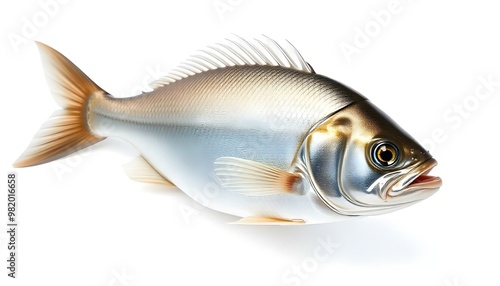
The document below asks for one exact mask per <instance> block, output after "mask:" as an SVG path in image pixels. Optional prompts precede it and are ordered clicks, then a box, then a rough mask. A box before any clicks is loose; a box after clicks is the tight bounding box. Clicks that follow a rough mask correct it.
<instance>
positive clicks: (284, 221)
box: [233, 216, 306, 225]
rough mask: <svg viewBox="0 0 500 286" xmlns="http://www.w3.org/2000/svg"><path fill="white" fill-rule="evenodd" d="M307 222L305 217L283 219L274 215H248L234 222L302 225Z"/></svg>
mask: <svg viewBox="0 0 500 286" xmlns="http://www.w3.org/2000/svg"><path fill="white" fill-rule="evenodd" d="M305 223H306V222H305V221H304V220H303V219H282V218H273V217H259V216H248V217H244V218H242V219H240V220H238V221H235V222H233V224H253V225H301V224H305Z"/></svg>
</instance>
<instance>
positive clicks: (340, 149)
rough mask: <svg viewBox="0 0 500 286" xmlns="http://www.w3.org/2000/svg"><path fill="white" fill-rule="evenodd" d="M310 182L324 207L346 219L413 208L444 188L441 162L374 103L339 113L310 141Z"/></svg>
mask: <svg viewBox="0 0 500 286" xmlns="http://www.w3.org/2000/svg"><path fill="white" fill-rule="evenodd" d="M301 161H302V164H303V165H304V166H305V169H306V171H305V173H306V174H305V176H306V177H307V178H308V179H309V181H310V183H311V186H312V188H313V190H314V191H315V192H316V194H317V195H318V197H319V198H320V199H321V201H322V202H323V203H325V204H327V206H328V207H329V208H330V209H332V210H333V211H335V212H337V213H339V214H342V215H353V216H355V215H375V214H382V213H387V212H391V211H394V210H397V209H401V208H403V207H406V206H409V205H411V204H414V203H416V202H419V201H421V200H423V199H426V198H428V197H430V196H431V195H433V194H434V193H435V192H436V191H437V190H438V189H439V187H440V186H441V179H440V178H439V177H435V176H430V175H429V172H430V171H431V169H432V168H434V166H436V165H437V162H436V160H435V159H433V158H432V156H431V155H430V154H429V153H428V152H427V151H426V150H425V149H424V148H423V147H422V146H421V145H419V144H418V143H417V142H416V141H415V140H414V139H413V138H412V137H411V136H410V135H409V134H407V133H406V132H405V131H404V130H403V129H402V128H401V127H399V126H398V125H397V124H396V123H395V122H394V121H393V120H391V119H390V118H389V117H388V116H387V115H386V114H384V113H383V112H382V111H381V110H379V109H378V108H377V107H376V106H374V105H373V104H371V103H370V102H369V101H367V100H364V101H360V102H357V103H354V104H351V105H350V106H347V107H346V108H344V109H342V110H340V111H338V112H336V113H335V114H333V115H331V116H330V117H328V118H326V119H325V120H323V121H322V122H320V123H318V124H317V125H316V126H315V127H314V128H313V129H311V131H310V133H309V134H308V136H307V137H306V139H305V140H304V144H303V148H302V151H301Z"/></svg>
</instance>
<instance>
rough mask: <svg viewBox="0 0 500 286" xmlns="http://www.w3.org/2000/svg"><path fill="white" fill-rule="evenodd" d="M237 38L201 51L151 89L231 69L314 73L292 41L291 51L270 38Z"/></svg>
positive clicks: (289, 47)
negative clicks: (256, 67)
mask: <svg viewBox="0 0 500 286" xmlns="http://www.w3.org/2000/svg"><path fill="white" fill-rule="evenodd" d="M235 38H236V39H226V42H225V43H218V44H216V45H213V46H209V47H207V48H205V49H203V50H200V51H199V52H198V53H197V54H195V55H192V56H191V57H190V58H189V59H187V60H186V61H185V62H183V63H182V64H181V65H179V66H178V67H177V68H175V69H173V70H172V71H171V72H170V73H169V74H168V75H166V76H163V77H161V78H159V79H157V80H155V81H153V82H151V83H150V87H151V88H152V89H157V88H159V87H162V86H165V85H168V84H171V83H173V82H176V81H178V80H181V79H183V78H186V77H189V76H192V75H194V74H197V73H202V72H205V71H208V70H214V69H218V68H225V67H231V66H244V65H261V66H281V67H284V68H290V69H295V70H299V71H303V72H307V73H314V70H313V69H312V67H311V65H309V63H307V62H306V61H305V60H304V58H302V56H301V55H300V53H299V51H298V50H297V49H296V48H295V47H294V46H293V45H292V44H291V43H290V42H288V41H286V42H287V45H288V47H286V48H285V47H283V46H281V45H279V44H278V43H277V42H276V41H275V40H273V39H271V38H269V37H267V36H263V38H262V39H253V40H251V41H248V40H245V39H243V38H241V37H239V36H235Z"/></svg>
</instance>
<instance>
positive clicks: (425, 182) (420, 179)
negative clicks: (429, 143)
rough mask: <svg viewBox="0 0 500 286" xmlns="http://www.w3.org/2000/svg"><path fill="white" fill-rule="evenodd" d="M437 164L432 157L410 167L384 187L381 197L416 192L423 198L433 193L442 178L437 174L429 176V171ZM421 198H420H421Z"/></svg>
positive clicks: (439, 185) (438, 186)
mask: <svg viewBox="0 0 500 286" xmlns="http://www.w3.org/2000/svg"><path fill="white" fill-rule="evenodd" d="M436 165H437V161H436V160H435V159H433V158H431V159H429V160H427V161H425V162H423V163H422V164H420V165H418V166H416V167H414V168H412V169H410V170H409V171H408V173H406V174H405V175H403V176H402V177H401V178H400V179H399V180H397V181H396V182H395V183H394V184H392V185H391V186H390V188H387V189H386V192H385V194H382V197H385V198H388V199H389V198H396V197H401V196H407V195H415V194H416V193H417V192H418V193H420V194H417V195H420V196H422V197H423V198H427V197H428V196H430V195H431V194H433V193H435V192H436V191H437V190H439V188H440V187H441V185H442V180H441V178H440V177H437V176H430V175H429V173H430V171H431V170H432V169H433V168H434V167H435V166H436ZM423 198H422V199H423Z"/></svg>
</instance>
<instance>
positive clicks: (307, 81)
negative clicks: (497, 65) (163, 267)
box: [13, 36, 442, 225]
mask: <svg viewBox="0 0 500 286" xmlns="http://www.w3.org/2000/svg"><path fill="white" fill-rule="evenodd" d="M37 46H38V49H39V52H40V54H41V58H42V64H43V67H44V70H45V75H46V79H47V82H48V85H49V88H50V90H51V92H52V95H53V97H54V100H55V101H56V103H57V104H58V105H59V106H60V107H61V109H59V110H57V111H55V112H54V113H53V114H52V116H51V117H50V118H49V119H48V120H47V121H46V122H45V123H44V124H43V125H42V127H41V128H40V130H39V131H38V132H37V133H36V134H35V136H34V138H33V139H32V141H31V143H30V145H29V146H28V147H27V148H26V150H25V151H24V152H23V153H22V154H21V156H20V157H19V158H18V159H17V160H16V161H15V163H14V164H13V166H14V167H16V168H21V167H29V166H35V165H38V164H45V163H48V162H51V161H54V160H57V159H60V158H62V157H65V156H68V155H70V154H72V153H74V152H76V151H78V150H81V149H83V148H86V147H89V146H91V145H93V144H96V143H98V142H100V141H102V140H104V139H106V138H108V137H115V138H119V139H122V140H125V141H127V142H129V143H130V144H131V145H133V146H134V147H135V148H136V149H137V150H138V151H139V152H140V154H141V155H140V156H139V157H138V158H135V159H134V160H132V161H131V162H130V163H128V164H127V165H125V167H124V169H125V172H126V173H127V175H128V176H129V177H130V178H131V179H133V180H136V181H140V182H145V183H152V184H160V185H163V186H169V187H172V186H175V187H177V188H178V189H180V190H181V191H183V192H184V193H186V194H187V195H188V196H189V197H191V198H192V199H193V200H195V201H197V202H198V203H200V204H202V205H203V206H205V207H207V208H210V209H213V210H216V211H219V212H223V213H227V214H230V215H233V216H236V217H238V220H237V221H236V222H235V223H239V224H259V225H260V224H263V225H302V224H318V223H329V222H335V221H341V220H346V219H349V218H354V217H362V216H371V215H380V214H385V213H389V212H392V211H395V210H399V209H402V208H405V207H407V206H410V205H413V204H415V203H417V202H420V201H422V200H424V199H426V198H428V197H430V196H431V195H433V194H434V193H436V192H437V191H438V190H439V188H440V187H441V185H442V180H441V178H440V177H438V176H432V175H429V172H430V171H431V170H432V169H433V168H434V167H435V166H436V165H437V161H436V160H435V159H434V158H433V157H432V156H431V155H430V154H429V152H428V151H426V150H425V149H424V148H423V147H422V146H421V145H420V144H419V143H418V142H417V141H416V140H415V139H414V138H412V137H411V136H410V135H409V134H408V133H407V132H406V131H404V130H403V129H402V128H401V127H400V126H399V125H398V124H397V123H396V122H394V121H393V120H392V119H391V118H390V117H389V116H388V115H386V114H385V113H384V112H383V111H382V110H380V109H379V108H377V107H376V106H375V105H374V104H373V103H372V102H371V101H370V100H368V99H367V98H366V97H364V96H363V95H361V94H360V93H358V92H357V91H355V90H354V89H352V88H350V87H348V86H347V85H344V84H342V83H340V82H338V81H336V80H334V79H331V78H328V77H326V76H323V75H321V74H318V73H316V71H315V70H314V69H313V68H312V66H311V65H310V64H309V63H308V62H307V61H306V60H305V59H304V58H303V57H302V55H301V54H300V53H299V52H298V50H297V49H296V48H295V47H294V46H293V45H292V44H290V43H289V42H287V44H286V45H282V44H279V43H278V42H277V41H275V40H273V39H272V38H269V37H266V36H264V37H262V38H260V39H251V40H247V39H244V38H241V37H236V38H234V39H231V38H228V39H226V40H225V41H224V42H221V43H218V44H215V45H212V46H209V47H207V48H205V49H203V50H200V51H199V52H198V53H196V54H194V55H193V56H192V57H191V58H188V59H187V60H186V61H184V62H183V63H182V64H180V65H179V67H178V68H176V69H174V70H172V72H171V73H170V74H168V75H166V76H163V77H161V78H159V79H157V80H155V81H153V82H152V83H151V87H152V90H151V91H147V92H143V93H142V94H139V95H137V96H132V97H114V96H113V95H111V94H109V93H108V92H106V91H105V90H104V89H102V88H101V87H99V86H98V85H97V84H95V83H94V82H93V81H92V80H91V79H90V78H89V77H88V76H87V75H86V74H84V73H83V72H82V71H81V70H80V69H79V68H78V67H77V66H76V65H75V64H73V63H72V62H71V61H70V60H69V59H68V58H66V57H65V56H64V55H62V54H61V53H59V52H58V51H56V50H55V49H53V48H51V47H49V46H48V45H45V44H43V43H40V42H37ZM207 192H208V193H210V196H208V197H207V196H202V194H203V193H207Z"/></svg>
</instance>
